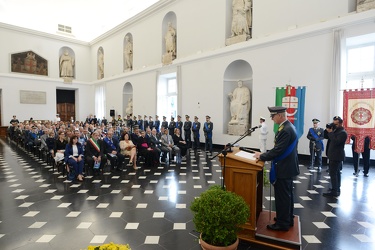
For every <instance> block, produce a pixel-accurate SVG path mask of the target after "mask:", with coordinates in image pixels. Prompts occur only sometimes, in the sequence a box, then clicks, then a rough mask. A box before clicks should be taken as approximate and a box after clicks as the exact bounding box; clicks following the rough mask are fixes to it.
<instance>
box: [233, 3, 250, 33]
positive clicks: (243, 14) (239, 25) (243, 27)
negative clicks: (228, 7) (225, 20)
mask: <svg viewBox="0 0 375 250" xmlns="http://www.w3.org/2000/svg"><path fill="white" fill-rule="evenodd" d="M232 12H233V17H232V35H231V36H232V37H234V36H239V35H245V34H246V35H247V36H250V27H251V0H233V1H232Z"/></svg>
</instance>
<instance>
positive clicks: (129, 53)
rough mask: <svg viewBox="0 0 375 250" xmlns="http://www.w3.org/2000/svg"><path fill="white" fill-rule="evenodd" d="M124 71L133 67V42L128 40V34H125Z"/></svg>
mask: <svg viewBox="0 0 375 250" xmlns="http://www.w3.org/2000/svg"><path fill="white" fill-rule="evenodd" d="M125 42H126V44H125V49H124V56H125V71H130V70H132V69H133V43H132V42H131V41H130V38H129V36H125Z"/></svg>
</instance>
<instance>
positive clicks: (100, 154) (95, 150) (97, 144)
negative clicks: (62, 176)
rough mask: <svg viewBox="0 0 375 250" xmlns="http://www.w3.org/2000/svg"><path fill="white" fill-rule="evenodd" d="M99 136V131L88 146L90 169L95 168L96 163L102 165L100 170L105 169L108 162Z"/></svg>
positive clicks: (87, 156)
mask: <svg viewBox="0 0 375 250" xmlns="http://www.w3.org/2000/svg"><path fill="white" fill-rule="evenodd" d="M99 136H100V135H99V132H98V131H94V132H93V133H92V135H91V139H89V140H88V141H87V144H86V149H85V155H86V162H87V164H88V165H89V167H91V168H94V163H100V168H101V169H103V168H104V165H105V163H106V162H107V157H106V155H105V154H104V145H103V141H102V140H100V139H99Z"/></svg>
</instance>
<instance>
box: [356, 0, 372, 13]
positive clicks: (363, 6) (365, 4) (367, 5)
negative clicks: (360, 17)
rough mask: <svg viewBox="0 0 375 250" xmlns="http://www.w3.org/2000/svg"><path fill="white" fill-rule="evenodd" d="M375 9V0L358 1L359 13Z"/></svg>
mask: <svg viewBox="0 0 375 250" xmlns="http://www.w3.org/2000/svg"><path fill="white" fill-rule="evenodd" d="M374 8H375V0H357V12H362V11H366V10H370V9H374Z"/></svg>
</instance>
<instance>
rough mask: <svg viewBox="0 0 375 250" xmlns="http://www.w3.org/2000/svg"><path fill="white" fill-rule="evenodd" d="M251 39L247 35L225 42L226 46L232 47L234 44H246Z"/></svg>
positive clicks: (231, 38)
mask: <svg viewBox="0 0 375 250" xmlns="http://www.w3.org/2000/svg"><path fill="white" fill-rule="evenodd" d="M249 38H250V37H249V36H248V35H246V34H243V35H239V36H234V37H230V38H228V39H226V40H225V45H226V46H229V45H232V44H235V43H241V42H245V41H247V40H248V39H249Z"/></svg>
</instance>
